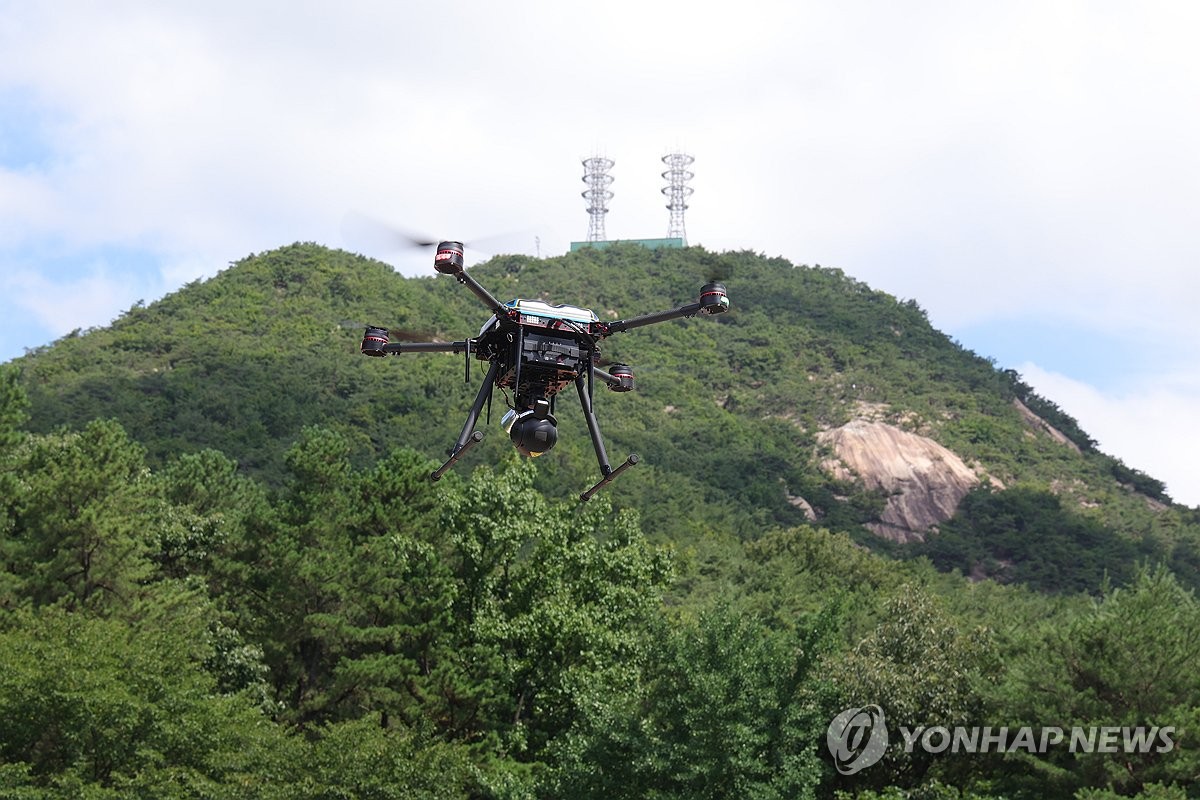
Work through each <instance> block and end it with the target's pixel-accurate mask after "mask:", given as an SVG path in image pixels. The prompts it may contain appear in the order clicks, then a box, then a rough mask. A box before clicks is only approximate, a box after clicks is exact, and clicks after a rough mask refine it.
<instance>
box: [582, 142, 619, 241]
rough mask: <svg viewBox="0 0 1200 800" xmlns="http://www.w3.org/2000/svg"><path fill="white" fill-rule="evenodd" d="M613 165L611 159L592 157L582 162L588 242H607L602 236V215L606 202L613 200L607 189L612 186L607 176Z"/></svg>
mask: <svg viewBox="0 0 1200 800" xmlns="http://www.w3.org/2000/svg"><path fill="white" fill-rule="evenodd" d="M615 163H616V162H615V161H613V160H612V159H611V158H604V157H602V156H592V157H591V158H585V159H584V160H583V182H584V183H586V184H587V187H588V188H587V189H585V190H584V191H583V192H582V194H583V199H584V200H587V203H588V209H587V212H588V238H587V240H588V241H589V242H603V241H606V240H607V238H606V237H605V235H604V215H605V214H607V213H608V201H609V200H612V198H613V193H612V191H611V190H610V189H609V188H608V187H609V186H611V185H612V182H613V176H612V175H609V174H608V171H609V170H610V169H612V168H613V164H615Z"/></svg>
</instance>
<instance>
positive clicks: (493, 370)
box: [429, 361, 500, 481]
mask: <svg viewBox="0 0 1200 800" xmlns="http://www.w3.org/2000/svg"><path fill="white" fill-rule="evenodd" d="M499 371H500V363H499V362H497V361H493V362H492V366H491V367H489V368H488V373H487V377H486V378H484V379H483V386H480V387H479V394H477V395H475V402H474V404H472V406H471V411H470V413H468V414H467V421H466V423H465V424H464V425H463V428H462V433H460V434H459V435H458V441H457V442H455V443H454V447H453V448H451V450H450V458H449V459H448V460H447V461H446V463H445V464H442V465H441V466H440V467H438V468H437V469H435V470H434V471H433V472H432V473H430V475H429V477H430V478H431V479H432V480H435V481H436V480H439V479H441V477H442V476H443V475H445V474H446V470H448V469H450V468H451V467H453V466H454V462H456V461H458V460H459V459H460V458H462V457H463V456H464V455H466V454H467V451H468V450H470V449H471V448H472V447H474V446H475V445H477V444H479V442H480V441H482V439H483V431H477V430H475V423H476V422H478V421H479V413H480V412H481V411H483V404H484V403H485V402H487V399H488V398H489V397H491V395H492V385H493V384H494V383H495V381H496V374H497V373H498V372H499Z"/></svg>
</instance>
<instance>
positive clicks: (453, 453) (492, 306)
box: [361, 241, 729, 502]
mask: <svg viewBox="0 0 1200 800" xmlns="http://www.w3.org/2000/svg"><path fill="white" fill-rule="evenodd" d="M463 264H464V259H463V245H462V243H461V242H454V241H447V242H441V243H440V244H439V245H438V247H437V254H436V255H435V256H434V269H435V270H437V271H438V272H439V273H441V274H444V275H452V276H454V278H455V279H456V280H457V281H458V282H459V283H461V284H463V285H465V286H466V287H467V288H468V289H469V290H470V291H471V292H472V293H473V294H474V295H475V296H476V297H477V298H479V300H480V302H482V303H483V305H484V306H486V307H487V309H488V310H489V311H490V312H492V314H493V315H494V318H493V320H492V321H490V322H489V323H488V324H487V325H485V326H484V328H483V330H481V331H480V335H479V336H477V337H474V338H470V339H463V340H459V341H455V342H391V341H389V339H388V332H387V330H386V329H384V328H376V327H368V328H367V329H366V332H365V333H364V334H363V340H362V346H361V352H362V353H363V354H364V355H369V356H384V355H400V354H403V353H438V352H441V353H455V354H458V353H463V354H465V356H466V380H467V381H468V382H469V381H470V364H471V356H472V355H473V354H474V355H476V357H477V358H479V359H480V360H484V359H485V358H486V360H488V361H489V362H490V366H489V367H488V371H487V375H486V376H485V377H484V380H483V384H482V385H481V386H480V387H479V391H478V393H477V394H476V395H475V400H474V402H473V403H472V404H471V409H470V411H468V413H467V419H466V421H465V422H464V423H463V426H462V430H461V432H460V433H459V435H458V439H457V440H456V441H455V443H454V446H453V447H452V448H451V449H450V450H449V451H448V452H447V455H448V456H449V457H448V458H447V460H446V461H445V462H444V463H443V464H442V465H441V466H440V467H438V468H437V469H435V470H433V472H432V473H430V479H431V480H434V481H437V480H439V479H441V477H442V476H443V475H444V474H445V473H446V472H447V471H448V470H449V469H450V468H451V467H452V466H454V464H455V463H456V462H457V461H458V460H459V459H460V458H462V457H463V456H464V455H466V454H467V451H469V450H470V449H471V448H473V447H474V446H475V445H477V444H479V442H480V441H482V440H483V431H482V430H475V425H476V423H477V422H478V421H479V416H480V414H481V413H483V407H484V405H485V404H487V405H488V407H489V416H490V407H491V399H492V392H493V390H494V389H495V388H496V387H497V386H509V385H511V386H512V387H513V389H514V395H515V400H516V402H518V403H519V402H520V396H521V394H520V392H521V386H522V383H521V368H522V366H523V365H524V364H526V359H525V338H526V327H527V325H526V324H524V323H522V322H521V316H522V315H521V313H520V310H519V308H517V307H515V306H514V304H515V303H517V301H514V303H513V304H509V305H505V304H502V303H501V302H500V301H499V300H497V299H496V298H495V296H494V295H492V293H491V292H489V291H488V290H487V289H485V288H484V287H483V285H482V284H480V283H479V282H478V281H477V280H475V279H474V278H473V277H472V276H471V275H469V274H468V273H467V272H466V270H465V269H464V266H463ZM728 308H729V299H728V297H727V295H726V293H725V287H724V286H723V285H722V284H720V283H717V282H715V281H712V282H709V283H707V284H705V285H704V286H703V287H702V288H701V290H700V299H699V300H698V301H697V302H694V303H688V304H686V305H682V306H679V307H678V308H673V309H669V310H666V311H657V312H653V313H650V314H643V315H641V316H636V317H631V318H629V319H622V320H616V321H613V322H602V321H600V320H598V319H596V317H595V314H594V313H592V312H588V313H589V315H590V316H591V318H592V320H593V321H592V322H590V323H588V324H587V327H586V328H582V327H580V326H578V325H575V324H574V323H570V324H569V326H568V327H566V328H560V329H558V330H557V331H554V334H557V336H558V337H561V340H562V341H570V340H573V341H575V342H576V343H577V344H578V345H579V346H578V348H577V350H578V353H577V354H576V353H574V352H572V351H573V348H571V347H570V346H569V345H563V344H558V345H554V344H551V345H550V346H549V347H548V349H553V350H556V351H563V352H559V353H558V356H557V357H558V361H559V363H560V364H562V363H564V361H572V360H573V361H574V362H575V363H574V365H573V366H572V367H570V368H561V369H558V370H557V372H556V380H555V381H553V383H555V384H557V385H556V386H554V388H553V389H552V390H551V391H549V392H546V390H547V389H548V388H549V382H548V381H546V380H542V381H539V382H538V385H537V386H534V387H533V389H536V388H539V387H540V388H541V389H542V390H543V391H542V392H535V398H534V400H533V401H532V405H531V406H529V407H527V409H526V412H523V413H528V414H529V415H531V416H532V417H533V418H535V419H536V420H539V421H541V420H545V419H546V418H547V417H550V415H551V413H552V412H553V410H554V399H555V397H556V396H557V394H558V392H559V391H560V390H561V389H563V388H565V385H566V384H567V383H571V382H573V383H574V384H575V389H576V392H577V393H578V395H579V405H580V407H581V408H582V410H583V416H584V420H585V421H586V422H587V426H588V433H589V434H590V436H591V439H592V447H593V449H594V450H595V452H596V460H597V461H598V462H599V466H600V474H601V478H600V480H599V481H597V482H596V483H595V484H594V485H593V486H591V487H590V488H589V489H587V490H586V491H584V492H583V493H582V494H580V495H579V499H580V500H581V501H584V502H586V501H588V500H590V499H591V498H592V496H593V495H594V494H596V492H598V491H600V490H601V489H603V488H604V487H605V486H607V485H608V484H610V483H612V482H613V481H614V480H616V478H617V477H619V476H620V475H621V473H623V472H625V470H627V469H629V468H630V467H632V466H634V465H636V464H637V463H638V462H639V461H640V460H641V458H640V456H638V454H637V453H631V454H630V455H629V456H628V457H627V458H626V459H625V460H624V461H623V462H622V463H620V464H619V465H617V467H615V468H614V467H613V466H612V465H611V464H610V463H609V460H608V452H607V451H606V449H605V447H604V439H603V436H602V435H601V433H600V423H599V422H598V420H597V419H596V413H595V408H594V402H593V401H594V393H593V387H594V384H595V381H596V379H597V378H598V379H599V380H601V381H603V382H604V383H605V384H606V385H607V386H608V388H609V389H611V390H613V391H616V392H628V391H632V389H633V371H632V370H631V369H630V368H629V367H628V366H626V365H623V364H616V365H614V366H613V369H612V372H606V371H605V370H602V369H600V368H599V367H598V366H596V360H597V358H598V356H599V349H598V347H597V345H598V344H599V342H600V341H602V340H603V339H605V338H607V337H609V336H611V335H613V334H615V333H623V332H625V331H629V330H633V329H635V328H641V327H644V326H646V325H654V324H657V323H660V322H667V321H669V320H674V319H682V318H686V317H693V316H695V315H696V314H704V315H711V314H719V313H722V312H724V311H727V310H728ZM514 326H515V327H514ZM504 330H507V333H505V334H504V337H503V341H501V343H500V344H499V345H497V344H496V342H495V341H493V339H494V338H495V337H494V336H493V335H492V334H494V333H495V334H499V333H501V332H502V331H504ZM514 330H515V333H514ZM514 336H515V338H514ZM530 336H532V337H536V338H538V339H542V338H545V337H544V336H543V335H541V334H531V335H530ZM506 343H507V344H506ZM508 346H511V347H512V350H511V352H512V353H515V359H513V360H515V364H511V365H507V364H506V363H505V360H504V359H502V358H501V357H500V355H499V354H498V352H499V351H498V349H497V348H498V347H508ZM504 366H509V367H510V368H509V370H508V371H507V373H502V372H501V370H502V369H503V368H504ZM531 368H534V369H536V365H532V364H530V365H529V366H526V369H531ZM543 369H544V368H543ZM549 371H552V372H553V371H555V369H554V367H553V366H551V367H550V368H549ZM514 372H515V374H514ZM538 374H543V373H541V372H539V373H538ZM544 393H548V397H547V396H542V395H543V394H544ZM527 397H528V395H527ZM514 411H516V408H515V407H514ZM550 419H551V425H552V426H553V425H554V424H555V421H554V419H553V417H550ZM555 436H557V432H556V431H555ZM514 443H515V442H514ZM551 446H553V442H551V443H550V445H548V446H547V447H546V449H547V450H548V449H549V448H550V447H551ZM518 449H520V446H519V445H518ZM522 452H524V451H522ZM543 452H544V451H543Z"/></svg>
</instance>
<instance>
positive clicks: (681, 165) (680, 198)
mask: <svg viewBox="0 0 1200 800" xmlns="http://www.w3.org/2000/svg"><path fill="white" fill-rule="evenodd" d="M662 160H663V163H664V164H666V165H667V171H666V172H664V173H663V174H662V176H663V178H665V179H666V181H667V185H666V186H664V187H663V189H662V193H663V194H665V195H666V196H667V197H668V198H670V200H671V202H669V203H667V209H668V210H669V211H670V212H671V224H670V226H669V227H668V228H667V238H668V239H682V240H683V243H684V244H687V229H686V228H685V227H684V224H683V212H685V211H687V199H688V198H689V197H691V195H692V192H693V191H695V190H694V189H692V187H690V186H688V185H687V182H688V181H690V180H691V179H692V178H694V177H696V176H695V173H693V172H691V171H690V170H688V167H690V166H691V165H692V162H693V161H695V160H696V159H694V158H692V157H691V156H689V155H688V154H687V153H671V154H669V155H665V156H663V158H662Z"/></svg>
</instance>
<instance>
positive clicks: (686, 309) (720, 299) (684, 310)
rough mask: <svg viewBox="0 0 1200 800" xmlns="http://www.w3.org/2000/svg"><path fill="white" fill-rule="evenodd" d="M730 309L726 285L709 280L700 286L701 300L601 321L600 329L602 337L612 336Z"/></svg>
mask: <svg viewBox="0 0 1200 800" xmlns="http://www.w3.org/2000/svg"><path fill="white" fill-rule="evenodd" d="M728 310H729V297H728V295H727V294H726V293H725V285H724V284H722V283H718V282H717V281H709V282H708V283H706V284H704V285H703V286H701V287H700V300H699V302H696V303H688V304H687V305H686V306H680V307H679V308H673V309H671V310H670V311H656V312H655V313H653V314H643V315H642V316H640V317H631V318H630V319H619V320H617V321H616V322H601V323H599V324H598V327H599V329H600V338H602V339H603V338H604V337H605V336H610V335H612V334H614V333H621V332H622V331H629V330H633V329H634V328H640V327H642V326H643V325H654V324H655V323H658V322H666V321H667V320H670V319H679V318H680V317H694V316H696V315H697V314H706V315H711V314H723V313H724V312H726V311H728Z"/></svg>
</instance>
